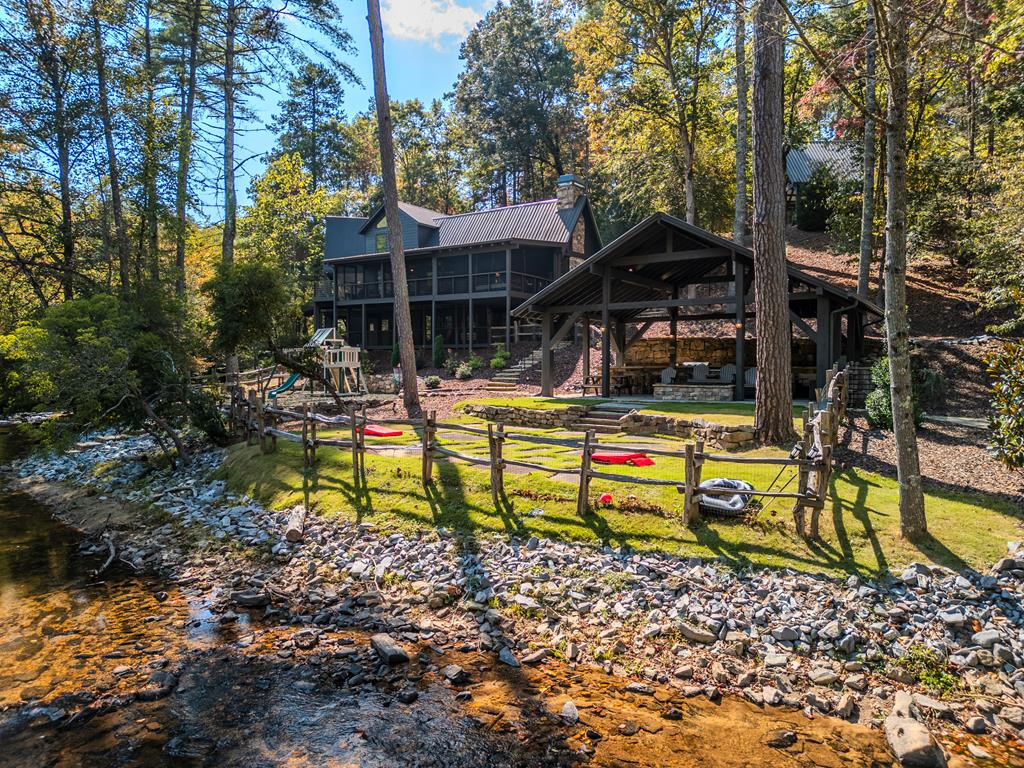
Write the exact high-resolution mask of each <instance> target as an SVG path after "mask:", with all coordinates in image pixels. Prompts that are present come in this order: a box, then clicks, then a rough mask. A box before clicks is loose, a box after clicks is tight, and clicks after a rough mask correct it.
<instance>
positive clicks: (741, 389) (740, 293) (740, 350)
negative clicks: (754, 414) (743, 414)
mask: <svg viewBox="0 0 1024 768" xmlns="http://www.w3.org/2000/svg"><path fill="white" fill-rule="evenodd" d="M745 269H746V268H745V267H744V265H743V263H742V262H741V261H740V260H739V259H737V258H736V255H735V254H733V261H732V270H733V280H734V282H733V286H734V291H733V293H735V294H736V383H735V387H734V389H735V392H734V394H733V396H734V397H735V399H736V400H743V399H744V398H745V397H746V394H747V391H746V385H745V382H744V378H745V372H746V369H745V363H746V357H747V353H746V347H745V345H746V340H747V307H746V303H745V301H744V298H745V296H746V293H747V285H746V280H745V278H746V272H745Z"/></svg>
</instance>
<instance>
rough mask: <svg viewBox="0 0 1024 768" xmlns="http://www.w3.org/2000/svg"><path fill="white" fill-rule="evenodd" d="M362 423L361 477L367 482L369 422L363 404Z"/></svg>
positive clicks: (360, 436)
mask: <svg viewBox="0 0 1024 768" xmlns="http://www.w3.org/2000/svg"><path fill="white" fill-rule="evenodd" d="M362 421H363V429H362V431H361V432H360V433H359V477H360V478H361V479H362V480H363V481H365V480H366V425H367V423H368V420H367V418H366V403H363V407H362Z"/></svg>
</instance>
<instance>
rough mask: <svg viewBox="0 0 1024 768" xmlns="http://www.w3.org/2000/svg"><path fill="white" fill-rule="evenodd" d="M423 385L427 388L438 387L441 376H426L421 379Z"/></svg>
mask: <svg viewBox="0 0 1024 768" xmlns="http://www.w3.org/2000/svg"><path fill="white" fill-rule="evenodd" d="M423 386H425V387H426V388H427V389H437V388H438V387H440V386H441V377H440V376H427V378H425V379H424V380H423Z"/></svg>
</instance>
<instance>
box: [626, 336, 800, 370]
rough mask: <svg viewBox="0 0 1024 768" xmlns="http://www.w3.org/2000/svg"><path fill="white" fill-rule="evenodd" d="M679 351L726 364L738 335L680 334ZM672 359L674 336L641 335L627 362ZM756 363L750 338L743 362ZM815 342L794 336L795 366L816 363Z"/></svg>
mask: <svg viewBox="0 0 1024 768" xmlns="http://www.w3.org/2000/svg"><path fill="white" fill-rule="evenodd" d="M676 352H677V355H678V358H677V359H678V361H679V362H681V363H688V362H698V363H709V364H711V365H725V364H727V363H734V362H736V339H734V338H726V337H724V336H721V337H720V336H706V337H702V336H681V337H679V338H678V339H677V340H676ZM671 359H672V337H671V336H659V337H652V338H646V337H645V338H642V339H638V340H637V341H636V343H634V344H633V346H631V347H630V348H629V349H628V350H627V351H626V363H627V364H628V365H646V366H651V367H652V368H655V367H656V368H664V367H666V366H667V365H668V364H669V362H671ZM756 364H757V339H747V342H746V344H745V345H744V365H745V366H747V367H753V366H754V365H756ZM814 364H815V363H814V342H813V341H811V340H810V339H805V338H802V337H801V338H796V339H793V366H794V367H813V366H814Z"/></svg>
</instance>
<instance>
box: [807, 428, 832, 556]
mask: <svg viewBox="0 0 1024 768" xmlns="http://www.w3.org/2000/svg"><path fill="white" fill-rule="evenodd" d="M831 475H832V446H831V445H829V444H825V445H823V446H822V447H821V458H820V459H819V464H818V469H817V472H816V473H815V491H816V493H815V496H816V499H815V502H816V503H815V505H814V507H813V508H812V509H811V528H810V531H808V535H809V536H810V538H812V539H817V538H818V518H820V517H821V510H822V509H824V508H825V501H826V499H827V498H828V484H829V479H830V477H831Z"/></svg>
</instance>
